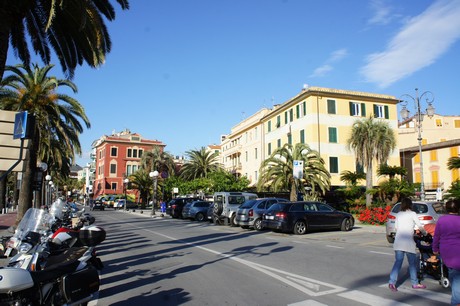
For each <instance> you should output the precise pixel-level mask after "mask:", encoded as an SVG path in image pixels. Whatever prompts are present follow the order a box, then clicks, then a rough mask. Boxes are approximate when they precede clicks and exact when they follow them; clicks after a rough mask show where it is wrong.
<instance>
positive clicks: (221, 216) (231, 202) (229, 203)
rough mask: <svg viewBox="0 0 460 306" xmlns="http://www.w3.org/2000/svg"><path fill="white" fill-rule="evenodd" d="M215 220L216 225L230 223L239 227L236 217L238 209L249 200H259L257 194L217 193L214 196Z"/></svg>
mask: <svg viewBox="0 0 460 306" xmlns="http://www.w3.org/2000/svg"><path fill="white" fill-rule="evenodd" d="M213 198H214V199H213V201H214V209H213V220H214V222H215V223H222V222H223V223H229V224H230V225H231V226H237V224H236V221H235V217H236V212H237V210H238V207H240V205H241V204H243V203H244V202H246V201H247V200H254V199H257V194H255V193H249V192H236V191H235V192H225V191H222V192H215V193H214V196H213Z"/></svg>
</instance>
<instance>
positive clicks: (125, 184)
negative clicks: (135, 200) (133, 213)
mask: <svg viewBox="0 0 460 306" xmlns="http://www.w3.org/2000/svg"><path fill="white" fill-rule="evenodd" d="M128 183H129V179H128V178H125V179H124V180H123V193H124V194H125V210H126V204H128V203H127V202H128V197H127V196H126V189H127V186H128Z"/></svg>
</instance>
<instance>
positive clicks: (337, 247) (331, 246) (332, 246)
mask: <svg viewBox="0 0 460 306" xmlns="http://www.w3.org/2000/svg"><path fill="white" fill-rule="evenodd" d="M326 247H328V248H335V249H343V247H340V246H336V245H329V244H327V245H326Z"/></svg>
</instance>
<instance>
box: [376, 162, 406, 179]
mask: <svg viewBox="0 0 460 306" xmlns="http://www.w3.org/2000/svg"><path fill="white" fill-rule="evenodd" d="M377 174H378V175H380V176H384V175H388V176H389V177H390V180H393V179H394V178H395V176H396V175H400V176H404V175H406V174H407V169H406V168H404V167H400V166H388V165H387V164H381V165H380V166H379V168H378V169H377Z"/></svg>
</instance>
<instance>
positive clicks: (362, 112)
mask: <svg viewBox="0 0 460 306" xmlns="http://www.w3.org/2000/svg"><path fill="white" fill-rule="evenodd" d="M350 116H357V117H366V104H364V103H356V102H350Z"/></svg>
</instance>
